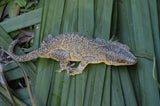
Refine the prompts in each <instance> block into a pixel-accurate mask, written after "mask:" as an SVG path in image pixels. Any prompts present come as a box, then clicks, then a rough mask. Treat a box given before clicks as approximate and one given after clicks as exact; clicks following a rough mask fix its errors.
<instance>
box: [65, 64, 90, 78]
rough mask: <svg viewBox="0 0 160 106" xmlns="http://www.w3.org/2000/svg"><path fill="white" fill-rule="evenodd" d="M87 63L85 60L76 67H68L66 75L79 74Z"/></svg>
mask: <svg viewBox="0 0 160 106" xmlns="http://www.w3.org/2000/svg"><path fill="white" fill-rule="evenodd" d="M87 65H88V62H87V61H81V62H80V63H79V66H78V67H77V68H71V67H70V68H69V69H68V71H67V73H68V76H74V75H77V74H81V73H82V72H83V70H84V69H85V67H86V66H87Z"/></svg>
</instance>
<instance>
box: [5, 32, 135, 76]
mask: <svg viewBox="0 0 160 106" xmlns="http://www.w3.org/2000/svg"><path fill="white" fill-rule="evenodd" d="M18 42H19V40H14V41H13V42H12V43H11V45H10V46H9V50H8V51H9V53H10V54H11V55H12V57H13V58H14V59H15V60H17V61H19V62H25V61H30V60H32V59H36V58H38V57H41V58H51V59H54V60H57V61H60V69H59V70H57V72H62V71H63V70H67V73H68V75H69V76H71V75H72V76H73V75H77V74H81V73H82V72H83V70H84V69H85V67H86V66H87V65H88V64H90V63H102V62H103V63H105V64H107V65H114V66H119V65H133V64H135V63H136V62H137V59H136V57H135V56H134V55H133V54H132V53H131V52H130V51H129V47H128V46H126V45H124V44H122V43H120V42H117V41H105V40H103V39H99V38H97V39H92V38H90V37H88V36H86V35H84V34H81V33H78V32H70V33H65V34H60V35H59V36H56V37H52V35H48V36H47V37H46V38H45V39H44V40H43V42H42V43H41V47H40V48H38V49H36V50H33V51H32V52H29V53H27V54H25V55H22V56H18V55H16V54H14V53H13V49H14V46H15V45H16V44H17V43H18ZM70 61H79V62H80V63H79V66H78V67H76V68H74V67H73V64H70Z"/></svg>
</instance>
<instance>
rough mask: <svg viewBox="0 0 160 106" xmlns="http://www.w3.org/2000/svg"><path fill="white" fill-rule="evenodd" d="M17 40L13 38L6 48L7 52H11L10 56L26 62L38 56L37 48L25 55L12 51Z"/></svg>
mask: <svg viewBox="0 0 160 106" xmlns="http://www.w3.org/2000/svg"><path fill="white" fill-rule="evenodd" d="M18 42H19V40H18V39H16V40H14V41H13V42H12V43H11V44H10V46H9V49H8V52H9V53H10V54H11V56H12V58H14V59H15V60H16V61H18V62H26V61H30V60H33V59H36V58H38V57H39V56H38V51H37V50H34V51H32V52H30V53H27V54H25V55H22V56H18V55H16V54H15V53H14V47H15V46H16V44H17V43H18Z"/></svg>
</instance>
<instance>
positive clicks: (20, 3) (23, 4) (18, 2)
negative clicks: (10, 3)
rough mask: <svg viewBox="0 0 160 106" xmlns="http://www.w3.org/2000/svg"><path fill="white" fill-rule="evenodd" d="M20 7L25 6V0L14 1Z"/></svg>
mask: <svg viewBox="0 0 160 106" xmlns="http://www.w3.org/2000/svg"><path fill="white" fill-rule="evenodd" d="M14 2H15V3H17V4H18V5H19V6H20V7H24V6H25V5H26V3H27V2H26V0H14Z"/></svg>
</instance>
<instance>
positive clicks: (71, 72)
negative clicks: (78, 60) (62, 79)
mask: <svg viewBox="0 0 160 106" xmlns="http://www.w3.org/2000/svg"><path fill="white" fill-rule="evenodd" d="M81 73H82V71H80V70H78V69H77V68H69V69H68V71H67V74H68V76H74V75H77V74H81Z"/></svg>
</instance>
